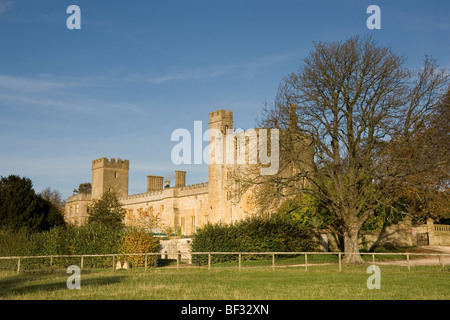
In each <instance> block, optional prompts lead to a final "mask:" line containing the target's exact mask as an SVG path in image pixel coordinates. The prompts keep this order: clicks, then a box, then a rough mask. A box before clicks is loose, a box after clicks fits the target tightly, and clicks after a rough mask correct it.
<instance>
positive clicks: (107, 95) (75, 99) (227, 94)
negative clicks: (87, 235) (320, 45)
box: [0, 0, 450, 197]
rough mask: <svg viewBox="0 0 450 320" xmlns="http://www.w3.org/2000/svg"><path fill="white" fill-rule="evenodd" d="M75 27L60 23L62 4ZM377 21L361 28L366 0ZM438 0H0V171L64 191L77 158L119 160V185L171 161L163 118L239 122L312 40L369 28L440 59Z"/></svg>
mask: <svg viewBox="0 0 450 320" xmlns="http://www.w3.org/2000/svg"><path fill="white" fill-rule="evenodd" d="M72 4H75V5H78V6H79V7H80V8H81V30H68V29H67V27H66V20H67V18H68V17H69V14H67V13H66V9H67V7H68V6H69V5H72ZM372 4H375V5H378V6H379V7H380V9H381V30H369V29H367V27H366V20H367V18H368V17H369V14H367V13H366V9H367V7H368V6H369V5H372ZM449 12H450V1H437V0H435V1H387V0H371V1H364V0H320V1H312V0H310V1H300V0H298V1H294V0H277V1H276V0H240V1H234V0H228V1H225V0H202V1H200V0H189V1H187V0H183V1H173V0H152V1H150V0H130V1H105V0H96V1H92V0H90V1H87V0H71V1H63V0H44V1H34V0H0V176H8V175H10V174H18V175H20V176H25V177H28V178H30V179H31V180H32V181H33V184H34V187H35V189H36V191H38V192H39V191H41V190H42V189H44V188H46V187H51V188H53V189H57V190H59V191H60V192H61V193H62V194H63V196H64V197H67V196H69V195H71V194H72V190H73V189H74V188H76V187H77V186H78V184H80V183H83V182H88V181H90V180H91V160H93V159H97V158H100V157H108V158H119V157H120V158H122V159H129V160H130V190H129V192H130V193H131V194H133V193H140V192H144V191H145V189H146V176H147V175H148V174H156V175H164V176H166V177H170V176H171V175H172V174H173V172H174V170H186V171H187V183H188V184H192V183H200V182H205V181H207V180H208V177H207V166H206V165H182V166H175V165H174V164H172V162H171V159H170V151H171V149H172V147H173V146H174V145H175V144H176V142H172V141H171V140H170V136H171V133H172V131H173V130H175V129H177V128H186V129H188V130H190V131H192V130H193V122H194V120H202V121H203V122H204V124H205V126H204V127H205V128H204V129H206V126H207V122H208V113H209V112H210V111H213V110H217V109H222V108H223V109H228V110H233V112H234V122H235V127H236V128H243V129H248V128H253V127H255V120H256V118H257V117H258V116H260V115H261V111H262V106H263V103H264V102H265V101H267V102H269V103H270V102H271V101H273V99H274V97H275V94H276V91H277V87H278V85H279V83H280V81H281V79H282V77H283V76H286V75H287V74H289V73H290V72H293V71H296V70H297V69H298V67H299V66H301V65H302V61H303V59H304V58H305V57H306V56H307V55H308V53H309V51H310V50H312V49H313V41H336V40H338V41H339V40H345V39H346V37H349V36H352V35H355V34H360V35H366V34H371V35H373V37H374V38H375V40H377V41H378V42H379V44H381V45H388V46H391V47H392V48H393V49H394V51H396V52H397V53H398V54H400V55H404V56H405V57H406V58H407V59H408V60H407V65H408V66H409V67H411V68H414V67H417V68H418V67H420V65H421V63H422V61H423V58H424V55H425V54H430V55H432V56H433V57H435V58H436V59H437V61H438V64H439V65H440V66H441V67H444V68H447V69H450V54H449V53H450V19H449Z"/></svg>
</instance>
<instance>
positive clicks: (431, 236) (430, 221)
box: [427, 218, 436, 246]
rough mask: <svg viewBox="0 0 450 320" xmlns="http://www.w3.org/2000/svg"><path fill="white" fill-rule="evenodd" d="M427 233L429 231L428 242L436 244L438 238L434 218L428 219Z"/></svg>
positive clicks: (432, 244) (431, 244)
mask: <svg viewBox="0 0 450 320" xmlns="http://www.w3.org/2000/svg"><path fill="white" fill-rule="evenodd" d="M427 233H428V244H429V245H430V246H434V245H436V241H435V240H436V239H435V238H434V223H433V219H431V218H428V220H427Z"/></svg>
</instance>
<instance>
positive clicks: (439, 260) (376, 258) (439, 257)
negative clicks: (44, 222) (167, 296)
mask: <svg viewBox="0 0 450 320" xmlns="http://www.w3.org/2000/svg"><path fill="white" fill-rule="evenodd" d="M345 254H351V253H344V252H175V253H128V254H85V255H46V256H9V257H0V262H1V261H5V260H6V261H7V260H11V261H17V262H16V265H15V266H16V267H15V269H16V271H17V273H19V272H21V271H23V268H22V264H23V262H24V261H27V260H33V259H44V260H47V259H48V261H47V263H48V264H47V265H48V268H49V269H52V268H53V266H54V261H55V260H56V259H64V258H66V260H68V259H69V258H70V259H72V261H74V260H78V262H79V267H80V269H83V268H84V267H85V259H86V258H90V257H94V258H101V257H111V258H112V259H111V260H112V264H111V265H110V267H109V268H111V270H112V271H113V272H114V271H115V270H116V262H117V261H120V260H126V259H127V257H128V259H129V257H131V256H138V257H142V258H143V260H144V261H143V262H144V263H143V268H144V270H145V271H146V270H147V269H148V268H149V267H152V266H151V265H150V264H149V257H151V258H152V259H151V260H152V261H153V263H152V264H153V267H158V266H159V265H158V261H159V260H161V257H162V256H167V255H176V256H178V257H179V258H177V259H173V260H174V261H173V265H171V266H170V267H172V268H176V269H177V270H178V269H179V268H180V266H182V265H183V266H193V267H195V266H201V264H200V263H199V262H198V261H200V260H199V259H198V257H199V256H206V257H204V259H203V260H204V261H207V262H205V263H204V264H203V266H204V267H207V269H208V270H210V269H211V267H212V266H213V264H214V263H213V262H212V256H220V255H227V256H230V255H231V256H234V257H235V258H234V259H230V261H237V269H238V270H239V271H241V270H242V268H250V267H252V268H255V267H265V268H267V267H269V268H272V270H275V268H281V267H294V266H295V267H304V269H305V270H308V266H317V265H325V264H336V265H337V267H338V271H339V272H340V271H342V266H343V263H342V258H343V256H344V255H345ZM359 254H360V255H361V256H369V258H368V259H370V257H371V259H370V260H368V259H367V258H366V259H365V260H366V261H365V262H366V263H372V264H375V263H381V264H397V265H399V262H400V265H403V264H404V265H405V266H406V267H407V269H408V270H410V269H411V266H413V265H414V263H412V261H411V259H410V258H412V257H415V258H416V259H418V258H421V257H422V258H424V257H425V258H427V259H428V260H429V262H431V263H428V264H432V265H440V266H441V270H444V269H445V266H446V264H447V263H446V261H445V260H446V258H447V259H450V254H447V253H388V252H386V253H381V252H371V253H364V252H362V253H359ZM182 255H190V256H191V257H194V258H197V259H192V260H191V263H183V262H182V261H181V258H180V257H181V256H182ZM264 255H268V256H271V263H270V264H268V265H264V266H258V265H256V266H244V265H243V264H242V262H243V258H244V257H245V256H264ZM288 255H290V256H297V257H298V256H303V257H304V259H303V261H302V263H297V264H292V263H291V264H289V263H288V264H285V263H283V264H282V265H277V264H276V258H278V259H280V260H279V261H281V262H283V258H282V256H285V257H286V256H288ZM327 255H328V256H332V257H334V258H335V259H337V261H333V260H335V259H331V260H332V261H328V262H327V261H325V262H324V261H320V259H319V261H318V260H317V259H313V260H315V261H310V262H308V257H310V258H311V257H315V258H316V257H317V256H327ZM383 256H384V257H387V256H390V258H389V259H383ZM392 256H399V257H400V258H402V259H400V260H395V259H392ZM236 258H237V259H236ZM267 260H268V261H270V259H267ZM416 261H417V260H416ZM72 264H73V263H72ZM40 266H42V263H41V264H40Z"/></svg>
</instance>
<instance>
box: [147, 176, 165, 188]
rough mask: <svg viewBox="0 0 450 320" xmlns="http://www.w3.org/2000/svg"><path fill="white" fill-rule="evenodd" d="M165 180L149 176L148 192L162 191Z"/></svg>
mask: <svg viewBox="0 0 450 320" xmlns="http://www.w3.org/2000/svg"><path fill="white" fill-rule="evenodd" d="M163 179H164V177H161V176H147V192H151V191H158V190H162V189H163Z"/></svg>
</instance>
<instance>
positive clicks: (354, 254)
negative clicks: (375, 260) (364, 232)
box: [342, 227, 364, 264]
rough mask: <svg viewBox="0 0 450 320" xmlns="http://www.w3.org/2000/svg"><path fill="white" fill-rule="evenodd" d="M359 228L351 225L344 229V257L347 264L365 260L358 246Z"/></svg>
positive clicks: (359, 262)
mask: <svg viewBox="0 0 450 320" xmlns="http://www.w3.org/2000/svg"><path fill="white" fill-rule="evenodd" d="M358 234H359V228H355V227H353V228H352V227H349V228H348V229H347V230H345V231H344V259H343V260H342V262H344V263H345V264H361V263H364V260H363V259H362V258H361V255H360V254H359V247H358Z"/></svg>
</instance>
